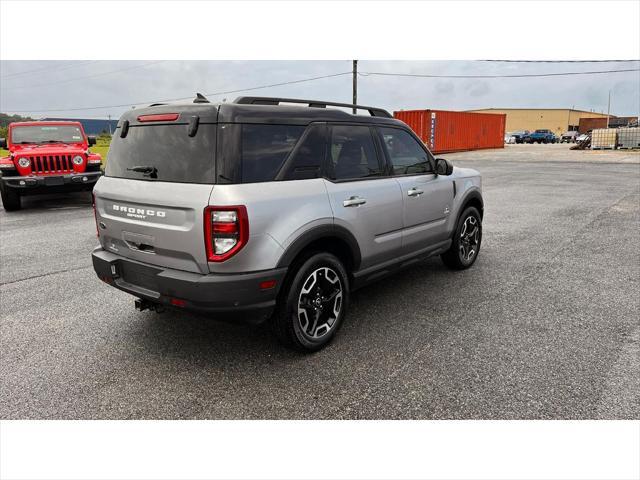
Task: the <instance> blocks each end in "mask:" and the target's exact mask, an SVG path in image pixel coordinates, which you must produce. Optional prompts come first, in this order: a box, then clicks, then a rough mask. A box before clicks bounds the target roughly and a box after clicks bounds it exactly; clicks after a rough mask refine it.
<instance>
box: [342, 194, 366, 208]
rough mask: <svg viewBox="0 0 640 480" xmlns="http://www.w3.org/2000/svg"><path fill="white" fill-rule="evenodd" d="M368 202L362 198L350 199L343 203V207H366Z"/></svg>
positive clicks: (354, 197)
mask: <svg viewBox="0 0 640 480" xmlns="http://www.w3.org/2000/svg"><path fill="white" fill-rule="evenodd" d="M365 203H367V201H366V200H365V199H364V198H360V197H358V196H353V197H349V199H348V200H345V201H344V202H342V205H343V206H345V207H359V206H360V205H364V204H365Z"/></svg>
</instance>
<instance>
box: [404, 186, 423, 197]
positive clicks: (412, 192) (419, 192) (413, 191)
mask: <svg viewBox="0 0 640 480" xmlns="http://www.w3.org/2000/svg"><path fill="white" fill-rule="evenodd" d="M423 193H424V190H419V189H417V188H416V187H413V188H412V189H410V190H409V191H408V192H407V195H409V196H410V197H417V196H418V195H422V194H423Z"/></svg>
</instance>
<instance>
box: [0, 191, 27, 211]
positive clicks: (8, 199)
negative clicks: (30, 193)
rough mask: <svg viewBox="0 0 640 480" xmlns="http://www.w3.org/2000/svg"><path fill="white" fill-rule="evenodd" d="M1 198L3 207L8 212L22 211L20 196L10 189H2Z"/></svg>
mask: <svg viewBox="0 0 640 480" xmlns="http://www.w3.org/2000/svg"><path fill="white" fill-rule="evenodd" d="M0 196H1V197H2V206H3V207H4V209H5V210H6V211H7V212H12V211H14V210H20V208H21V207H22V204H21V202H20V194H19V193H18V192H15V191H13V190H12V189H9V188H0Z"/></svg>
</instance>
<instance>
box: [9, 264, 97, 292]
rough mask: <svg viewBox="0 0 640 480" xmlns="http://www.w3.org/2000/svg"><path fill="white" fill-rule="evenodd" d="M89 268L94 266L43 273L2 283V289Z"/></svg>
mask: <svg viewBox="0 0 640 480" xmlns="http://www.w3.org/2000/svg"><path fill="white" fill-rule="evenodd" d="M89 268H93V267H92V265H87V266H85V267H73V268H67V269H65V270H56V271H55V272H47V273H42V274H40V275H33V276H31V277H26V278H19V279H18V280H11V281H10V282H0V287H2V286H4V285H11V284H13V283H19V282H25V281H27V280H33V279H34V278H42V277H48V276H51V275H58V274H60V273H67V272H75V271H77V270H87V269H89Z"/></svg>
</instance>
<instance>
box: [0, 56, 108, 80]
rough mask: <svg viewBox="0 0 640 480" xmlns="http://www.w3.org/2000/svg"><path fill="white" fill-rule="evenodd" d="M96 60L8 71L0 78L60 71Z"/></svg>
mask: <svg viewBox="0 0 640 480" xmlns="http://www.w3.org/2000/svg"><path fill="white" fill-rule="evenodd" d="M96 62H97V60H85V61H81V62H78V61H74V62H71V64H68V63H67V64H64V65H54V66H51V67H44V68H36V69H33V70H24V71H21V72H14V73H8V74H6V75H2V77H0V78H9V77H18V76H20V75H28V74H31V73H37V72H50V71H54V70H58V71H60V70H67V69H69V68H76V67H83V66H85V65H88V64H90V63H96Z"/></svg>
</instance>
